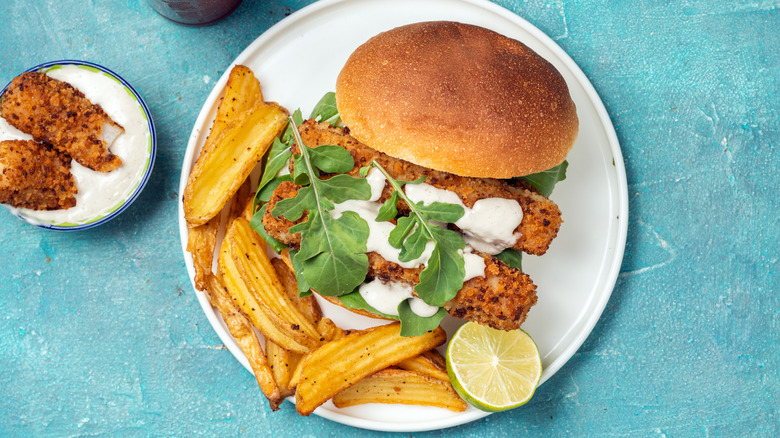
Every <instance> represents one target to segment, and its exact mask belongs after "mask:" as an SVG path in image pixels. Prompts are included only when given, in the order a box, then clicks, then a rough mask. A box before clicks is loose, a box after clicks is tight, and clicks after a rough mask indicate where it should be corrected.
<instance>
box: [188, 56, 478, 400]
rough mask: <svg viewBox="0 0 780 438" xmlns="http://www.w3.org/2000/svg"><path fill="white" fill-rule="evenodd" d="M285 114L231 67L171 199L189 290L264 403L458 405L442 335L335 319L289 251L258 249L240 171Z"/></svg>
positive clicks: (245, 178) (259, 155) (245, 175)
mask: <svg viewBox="0 0 780 438" xmlns="http://www.w3.org/2000/svg"><path fill="white" fill-rule="evenodd" d="M287 118H288V112H287V110H286V109H284V108H282V107H280V106H279V105H277V104H274V103H269V102H265V101H263V96H262V93H261V90H260V84H259V82H258V81H257V79H256V78H255V76H254V74H253V73H252V71H251V70H250V69H249V68H247V67H245V66H241V65H237V66H235V67H234V68H233V69H232V71H231V72H230V75H229V79H228V82H227V85H226V87H225V90H224V97H223V98H222V101H221V102H220V104H219V106H218V109H217V114H216V119H215V121H214V123H213V126H212V128H211V131H210V133H209V135H208V138H207V139H206V142H205V144H204V146H203V148H202V151H201V153H200V155H199V156H198V159H197V161H196V163H195V165H194V167H193V170H192V172H191V174H190V176H189V179H188V181H187V186H186V189H185V192H184V195H183V204H184V215H185V219H186V220H187V224H188V231H189V237H188V242H187V250H188V251H189V252H190V253H191V255H192V260H193V265H194V267H195V279H194V283H195V286H196V288H197V289H198V290H201V291H203V292H205V293H207V295H208V297H209V299H210V301H211V304H212V306H213V307H214V308H215V309H216V310H217V311H219V313H220V314H221V315H222V318H223V320H224V321H225V324H226V326H227V328H228V330H229V331H230V333H231V334H232V336H233V337H234V338H235V340H236V342H237V344H238V345H239V347H240V348H241V350H242V351H243V352H244V354H245V355H246V357H247V359H248V361H249V363H250V365H251V368H252V370H253V372H254V375H255V377H256V379H257V383H258V385H260V389H261V390H262V392H263V394H264V395H265V396H266V398H267V399H268V402H269V404H270V406H271V408H272V409H274V410H277V409H279V405H280V404H281V403H282V401H283V400H284V399H285V398H286V397H288V396H291V395H294V396H295V400H296V403H295V404H296V409H297V410H298V412H299V413H300V414H301V415H309V414H311V413H312V412H313V411H314V410H315V409H316V408H317V407H318V406H320V405H322V404H323V403H325V402H326V401H328V400H331V399H332V400H333V403H334V404H335V406H336V407H339V408H341V407H347V406H353V405H359V404H363V403H402V404H413V405H428V406H438V407H441V408H446V409H450V410H453V411H463V410H465V409H466V403H465V402H464V401H463V400H462V399H461V398H460V397H459V396H458V395H457V393H456V392H455V390H454V389H453V388H452V385H451V384H450V381H449V378H448V376H447V372H446V367H445V363H444V358H443V357H442V356H441V354H440V353H438V352H437V351H436V350H435V348H436V347H438V346H439V345H442V344H443V343H444V342H445V341H446V333H445V332H444V330H442V329H441V328H440V327H439V328H437V329H436V330H433V331H430V332H427V333H426V334H424V335H422V336H416V337H402V336H401V335H400V333H399V331H400V326H399V324H398V323H397V322H395V323H391V324H387V325H379V326H377V327H373V328H370V329H367V330H344V329H342V328H340V327H338V326H337V325H336V324H335V323H334V322H333V321H331V320H330V319H328V318H325V317H323V314H322V311H321V309H320V307H319V304H318V302H317V300H316V299H315V297H314V296H313V295H309V296H306V297H301V296H299V294H298V288H297V285H296V282H295V275H294V273H293V271H292V270H291V268H290V264H289V258H285V257H279V258H275V257H274V258H272V257H269V256H268V250H267V245H266V243H265V242H264V241H263V240H262V238H261V237H260V235H258V234H257V233H256V232H255V231H254V230H253V229H252V228H251V227H250V226H249V221H250V219H251V217H252V215H253V214H254V213H255V212H254V211H253V210H254V206H253V205H254V204H253V198H254V196H253V193H252V191H251V187H250V178H249V176H250V173H251V172H252V170H253V169H254V168H255V167H257V166H258V165H259V164H260V163H261V161H262V160H263V155H264V154H265V152H266V151H267V150H268V148H269V147H270V145H271V144H272V143H273V141H274V139H275V138H276V137H278V136H279V135H280V134H281V133H282V131H283V130H284V129H285V128H286V126H287ZM219 236H224V237H223V238H222V240H221V243H220V244H219V246H218V240H219V239H218V237H219ZM215 259H216V263H215Z"/></svg>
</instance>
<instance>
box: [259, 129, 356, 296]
mask: <svg viewBox="0 0 780 438" xmlns="http://www.w3.org/2000/svg"><path fill="white" fill-rule="evenodd" d="M290 124H291V125H293V130H292V132H293V135H294V137H295V142H296V143H297V144H298V149H299V150H300V152H301V153H300V154H299V155H296V156H294V157H293V169H294V172H293V181H295V183H296V184H299V185H303V187H301V189H300V190H299V191H298V194H297V195H296V196H295V197H292V198H287V199H283V200H281V201H279V202H278V203H277V204H276V207H274V209H273V210H272V211H271V214H273V215H274V216H275V217H279V216H284V217H285V218H286V219H288V220H291V221H297V220H298V219H300V218H301V217H302V216H303V214H304V213H305V212H308V217H307V220H306V221H304V222H301V223H299V224H296V225H294V226H293V227H292V228H290V233H300V234H301V246H300V249H299V251H298V252H297V253H296V254H295V256H293V263H294V264H295V265H297V266H298V267H296V272H301V274H302V276H303V278H304V279H305V280H306V282H307V283H308V285H309V286H310V287H311V288H312V289H314V290H316V291H317V292H318V293H320V294H322V295H330V296H333V295H336V296H337V295H343V294H346V293H349V292H351V291H353V290H354V289H355V288H356V287H357V286H358V285H360V283H362V282H363V280H364V279H365V278H366V274H367V272H368V256H367V255H366V241H367V240H368V224H367V223H366V221H365V220H363V219H362V218H360V216H358V214H357V213H355V212H351V211H345V212H343V213H342V214H341V216H340V217H338V218H337V219H336V218H334V217H333V216H331V213H330V211H331V210H333V209H334V208H335V204H337V203H341V202H344V201H347V200H350V199H358V200H367V199H368V198H370V197H371V187H370V186H369V184H368V182H367V181H366V180H365V179H363V178H355V177H352V176H349V175H344V174H340V175H336V176H334V177H332V178H329V179H320V175H321V172H332V171H333V170H334V169H341V168H342V166H343V165H344V164H343V163H346V162H348V161H352V166H354V165H355V164H354V160H353V159H352V155H350V153H349V152H348V151H347V150H346V149H344V148H342V147H338V146H334V147H330V148H326V149H325V150H323V151H322V152H313V151H315V149H320V148H322V146H321V147H319V148H309V147H308V146H306V145H305V144H304V143H303V141H302V140H301V137H300V134H299V133H298V129H297V126H295V121H294V120H292V119H291V120H290ZM350 168H351V167H350Z"/></svg>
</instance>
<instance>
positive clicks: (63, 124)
mask: <svg viewBox="0 0 780 438" xmlns="http://www.w3.org/2000/svg"><path fill="white" fill-rule="evenodd" d="M0 116H2V117H3V118H4V119H6V120H7V121H8V123H10V124H11V125H13V126H14V127H16V128H17V129H19V130H20V131H22V132H25V133H27V134H30V135H32V136H33V138H34V139H35V140H36V141H38V142H40V143H49V144H51V145H52V146H54V147H55V148H56V149H57V150H59V151H60V152H63V153H66V154H68V155H70V156H71V157H72V158H73V159H74V160H76V162H78V163H79V164H81V165H83V166H86V167H88V168H90V169H92V170H97V171H99V172H110V171H112V170H114V169H116V168H117V167H119V166H120V165H121V164H122V160H121V159H120V158H119V157H118V156H116V155H114V154H112V153H111V152H110V151H109V150H108V145H107V143H106V139H107V138H108V136H111V135H113V134H115V133H117V132H116V131H118V132H120V133H121V132H124V128H122V127H121V126H120V125H119V124H117V123H116V122H114V121H113V120H111V118H110V117H109V116H108V115H107V114H106V113H105V112H104V111H103V108H101V107H100V105H94V104H92V102H90V101H89V99H87V98H86V97H84V94H83V93H81V92H80V91H79V90H77V89H75V88H74V87H73V86H72V85H70V84H68V83H66V82H63V81H59V80H57V79H54V78H51V77H49V76H47V75H46V74H45V73H40V72H25V73H22V74H21V75H19V76H17V77H15V78H14V79H13V80H12V81H11V84H10V85H9V86H8V88H7V89H6V90H5V93H4V94H3V96H2V102H1V103H0ZM108 131H110V133H109V132H108ZM107 134H108V135H107ZM104 137H106V138H104Z"/></svg>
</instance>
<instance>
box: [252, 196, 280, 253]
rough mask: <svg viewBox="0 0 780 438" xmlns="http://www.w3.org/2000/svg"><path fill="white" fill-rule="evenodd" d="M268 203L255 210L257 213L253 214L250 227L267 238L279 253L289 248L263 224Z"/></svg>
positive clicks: (269, 243)
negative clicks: (267, 230) (269, 232)
mask: <svg viewBox="0 0 780 438" xmlns="http://www.w3.org/2000/svg"><path fill="white" fill-rule="evenodd" d="M266 207H267V206H266V205H262V206H261V207H260V209H259V210H257V211H256V212H255V214H253V215H252V219H251V220H250V221H249V227H250V228H252V229H253V230H255V232H256V233H257V234H259V235H260V237H262V238H263V240H265V243H267V244H268V245H270V246H271V248H273V249H274V251H276V252H277V253H280V252H282V250H283V249H285V248H287V245H285V244H284V243H282V242H280V241H278V240H276V239H275V238H273V237H272V236H271V235H269V234H268V232H266V231H265V227H264V226H263V215H265V208H266Z"/></svg>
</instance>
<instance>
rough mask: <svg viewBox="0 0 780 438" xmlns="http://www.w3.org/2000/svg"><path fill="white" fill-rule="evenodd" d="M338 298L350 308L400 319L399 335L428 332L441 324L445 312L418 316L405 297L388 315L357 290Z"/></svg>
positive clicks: (416, 334)
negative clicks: (393, 311)
mask: <svg viewBox="0 0 780 438" xmlns="http://www.w3.org/2000/svg"><path fill="white" fill-rule="evenodd" d="M339 300H340V301H341V304H343V305H345V306H346V307H348V308H350V309H358V310H365V311H367V312H371V313H373V314H374V315H379V316H383V317H385V318H390V319H395V320H398V321H401V336H420V335H422V334H423V333H425V332H429V331H431V330H433V329H435V328H436V327H438V326H439V324H441V320H442V319H443V318H444V316H445V315H446V314H447V311H446V310H444V309H439V310H438V311H437V312H436V313H435V314H434V315H433V316H427V317H426V316H420V315H418V314H416V313H414V312H412V308H411V306H410V305H409V300H408V299H407V300H403V301H402V302H401V303H400V304H398V315H388V314H387V313H382V312H380V311H378V310H376V309H375V308H373V307H372V306H371V305H370V304H368V303H367V302H366V300H365V299H364V298H363V296H362V295H360V292H358V291H357V290H355V291H354V292H351V293H348V294H346V295H342V296H340V297H339Z"/></svg>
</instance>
